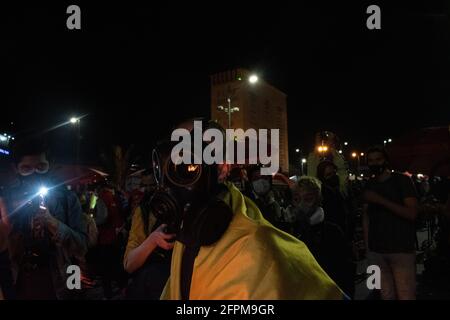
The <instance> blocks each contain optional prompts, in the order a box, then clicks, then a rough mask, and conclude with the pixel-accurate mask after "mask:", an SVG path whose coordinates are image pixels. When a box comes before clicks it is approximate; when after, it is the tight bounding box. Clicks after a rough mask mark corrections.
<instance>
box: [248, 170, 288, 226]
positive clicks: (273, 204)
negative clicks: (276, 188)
mask: <svg viewBox="0 0 450 320" xmlns="http://www.w3.org/2000/svg"><path fill="white" fill-rule="evenodd" d="M260 169H261V166H258V165H254V166H251V167H249V168H248V170H247V172H248V178H249V190H248V191H247V194H246V195H247V196H248V197H249V198H250V199H252V200H253V202H254V203H255V204H256V205H257V206H258V208H259V210H260V211H261V213H262V214H263V216H264V218H266V219H267V220H268V221H269V222H270V223H271V224H272V225H274V226H278V224H279V222H280V221H281V208H280V205H279V204H278V202H277V201H276V200H275V196H274V194H273V191H272V176H271V175H264V176H263V175H261V174H260V171H261V170H260Z"/></svg>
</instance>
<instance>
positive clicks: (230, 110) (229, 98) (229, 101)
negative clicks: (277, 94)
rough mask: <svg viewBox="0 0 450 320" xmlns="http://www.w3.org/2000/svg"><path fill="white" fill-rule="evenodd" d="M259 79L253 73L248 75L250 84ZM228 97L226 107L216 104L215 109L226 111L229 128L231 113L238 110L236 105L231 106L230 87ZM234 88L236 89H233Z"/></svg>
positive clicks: (229, 126) (229, 127)
mask: <svg viewBox="0 0 450 320" xmlns="http://www.w3.org/2000/svg"><path fill="white" fill-rule="evenodd" d="M238 80H239V81H240V80H242V78H240V77H239V78H238ZM258 81H259V78H258V76H257V75H255V74H252V75H250V76H249V77H248V82H249V83H250V84H251V85H254V84H255V83H257V82H258ZM228 90H229V91H228V98H227V102H228V107H223V106H218V107H217V109H218V110H219V111H225V112H226V113H227V115H228V129H231V114H232V113H233V112H238V111H239V108H238V107H234V108H232V107H231V92H230V89H229V88H228ZM235 90H236V89H235Z"/></svg>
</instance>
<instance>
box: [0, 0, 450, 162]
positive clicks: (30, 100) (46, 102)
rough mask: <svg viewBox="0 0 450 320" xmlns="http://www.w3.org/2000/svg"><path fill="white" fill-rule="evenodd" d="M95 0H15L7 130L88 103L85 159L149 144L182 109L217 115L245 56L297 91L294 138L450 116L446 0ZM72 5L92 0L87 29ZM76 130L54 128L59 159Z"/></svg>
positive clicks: (5, 96)
mask: <svg viewBox="0 0 450 320" xmlns="http://www.w3.org/2000/svg"><path fill="white" fill-rule="evenodd" d="M90 2H91V3H89V2H86V1H82V2H81V1H73V2H70V3H69V2H67V3H64V2H62V1H61V3H60V4H56V3H55V4H51V5H50V4H48V5H45V4H42V3H41V2H39V4H33V5H31V4H29V5H25V4H21V5H20V7H15V8H14V7H10V8H6V7H4V9H3V10H2V14H1V22H0V23H1V26H2V27H1V31H0V36H1V39H2V40H1V42H2V45H1V49H2V50H1V51H0V61H1V64H2V67H1V70H2V71H1V76H2V77H3V79H4V81H3V83H4V84H3V85H2V90H1V92H2V94H1V97H0V99H1V100H0V105H1V110H2V116H1V117H0V130H3V131H8V132H11V133H13V134H16V135H17V136H26V135H28V134H31V133H35V132H39V131H40V130H44V129H45V128H49V127H52V126H54V125H55V124H58V123H61V122H63V121H66V120H67V119H68V118H70V117H71V116H73V115H82V114H87V116H86V117H85V118H83V120H82V125H81V131H82V136H83V143H82V153H83V154H82V159H83V160H84V161H85V162H92V163H94V162H96V160H97V155H98V153H99V152H100V151H101V150H103V149H105V148H108V146H110V145H111V144H113V143H120V144H124V145H129V144H131V143H134V144H136V145H137V146H139V148H140V149H139V150H141V151H142V150H143V151H142V152H145V151H146V150H150V148H151V146H152V144H153V143H154V141H156V140H157V139H158V138H161V137H162V136H163V135H164V134H165V133H166V134H167V133H168V132H169V129H170V128H171V127H172V126H173V125H175V124H176V123H177V122H179V121H180V120H182V119H185V118H188V117H193V116H205V117H209V115H210V91H209V88H210V85H209V75H210V74H212V73H215V72H220V71H224V70H227V69H229V68H234V67H244V68H248V69H250V70H252V71H254V72H256V73H258V74H259V76H260V77H262V78H264V79H265V80H266V81H268V82H269V83H271V84H273V85H274V86H276V87H278V88H279V89H281V90H282V91H284V92H285V93H286V94H287V95H288V117H289V123H288V125H289V144H290V149H291V150H292V149H295V148H297V147H300V148H301V149H304V148H309V147H311V144H312V142H313V137H314V133H315V132H316V131H317V130H322V129H326V130H331V131H335V132H337V134H338V135H340V136H341V138H342V139H343V140H348V141H350V142H351V143H352V146H354V147H355V148H362V147H365V146H367V145H369V144H371V143H374V142H380V141H382V140H383V139H384V138H386V137H393V138H395V137H398V136H399V135H400V134H402V133H404V132H407V131H409V130H412V129H416V128H421V127H424V126H435V125H448V124H449V120H450V112H449V105H450V90H449V85H450V76H449V75H450V20H449V14H450V5H449V4H445V2H444V1H434V2H432V3H430V1H423V2H421V3H415V4H412V3H410V2H404V3H402V2H397V1H396V2H397V5H398V7H393V5H392V4H390V5H388V4H383V3H381V2H373V1H372V2H367V1H366V2H365V1H361V2H360V4H359V5H354V4H353V5H352V4H342V2H344V1H333V2H331V1H330V2H329V3H325V2H323V3H322V4H319V3H317V4H315V5H314V6H306V5H298V4H297V5H294V4H292V5H286V4H284V5H281V4H278V2H273V3H272V5H268V4H264V3H262V2H255V3H251V4H250V2H249V3H248V4H247V5H245V6H244V5H243V4H242V1H241V2H228V1H227V2H217V1H213V2H211V3H212V4H205V3H197V2H188V4H186V2H183V3H184V4H180V3H174V2H171V4H170V5H159V6H158V5H148V6H146V7H144V6H141V5H138V4H136V5H133V4H129V2H123V4H119V3H115V2H112V3H111V2H99V3H98V4H96V5H94V4H92V1H90ZM336 2H339V3H336ZM391 2H393V1H391ZM69 4H78V5H80V7H81V12H82V29H81V31H77V30H72V31H71V30H68V29H67V28H66V19H67V17H68V14H66V8H67V6H68V5H69ZM369 4H378V5H380V7H381V10H382V22H381V23H382V29H381V30H368V29H367V28H366V19H367V17H368V14H366V8H367V6H368V5H369ZM2 6H3V5H2ZM11 122H14V125H13V126H11V125H10V123H11ZM74 137H75V132H74V129H73V127H70V126H66V127H62V128H59V129H57V130H54V131H52V132H51V133H50V134H49V141H50V143H51V148H52V149H53V152H54V155H55V156H56V158H58V159H59V160H60V161H69V159H70V157H71V156H73V143H74Z"/></svg>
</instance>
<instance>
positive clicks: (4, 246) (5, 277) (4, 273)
mask: <svg viewBox="0 0 450 320" xmlns="http://www.w3.org/2000/svg"><path fill="white" fill-rule="evenodd" d="M10 232H11V225H10V223H9V218H8V212H7V209H6V204H5V203H4V201H3V200H2V199H1V198H0V291H1V292H0V294H1V296H2V298H0V300H1V299H6V300H13V299H15V293H14V288H13V283H14V280H13V275H12V269H11V261H10V259H9V250H8V247H9V243H8V236H9V233H10Z"/></svg>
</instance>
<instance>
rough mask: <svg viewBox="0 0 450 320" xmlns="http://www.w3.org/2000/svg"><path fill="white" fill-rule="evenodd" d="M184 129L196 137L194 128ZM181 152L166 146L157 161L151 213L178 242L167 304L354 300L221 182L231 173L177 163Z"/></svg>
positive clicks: (302, 250)
mask: <svg viewBox="0 0 450 320" xmlns="http://www.w3.org/2000/svg"><path fill="white" fill-rule="evenodd" d="M182 128H184V129H186V131H187V132H191V131H192V123H185V124H183V126H182ZM173 146H174V144H173V143H172V142H168V141H166V142H164V143H161V144H160V145H158V147H157V148H156V149H154V150H153V154H152V158H153V169H154V174H155V180H156V182H157V184H158V187H157V190H156V191H155V194H154V195H153V197H152V200H151V201H150V208H151V211H152V213H153V214H154V215H155V217H156V218H157V219H159V220H161V221H162V222H163V223H165V224H166V225H167V226H168V228H167V230H166V232H167V233H174V234H176V239H175V240H176V241H175V246H174V249H173V253H172V263H171V270H170V277H169V279H168V281H167V284H166V286H165V288H164V291H163V293H162V295H161V299H171V300H173V299H182V300H196V299H208V300H210V299H211V300H212V299H214V300H215V299H217V300H218V299H220V300H230V299H233V300H234V299H238V300H247V299H249V300H257V299H258V300H259V299H286V300H293V299H309V300H312V299H337V300H341V299H344V298H345V297H346V296H345V294H344V293H343V292H342V290H341V289H340V288H339V287H338V286H337V285H336V284H335V282H334V281H333V280H332V279H331V278H330V277H329V276H328V275H327V274H326V273H325V271H324V270H323V269H322V268H321V267H320V265H319V264H318V263H317V261H316V260H315V259H314V257H313V256H312V254H311V253H310V251H309V250H308V248H307V247H306V246H305V244H304V243H303V242H301V241H300V240H298V239H296V238H295V237H293V236H291V235H289V234H287V233H285V232H283V231H281V230H279V229H277V228H275V227H274V226H272V225H271V224H270V223H269V222H268V221H267V220H265V219H264V218H263V215H262V214H261V212H260V211H259V209H258V208H257V207H256V205H255V204H254V203H253V202H252V201H251V200H250V199H248V198H246V197H244V196H243V195H242V194H241V192H240V191H239V190H238V189H237V188H236V187H234V186H233V185H232V184H231V183H227V182H224V183H219V182H218V177H219V176H220V171H221V170H220V168H221V167H224V166H219V165H217V164H212V165H208V164H205V163H204V162H203V163H201V164H185V163H183V162H181V163H176V162H173V161H172V158H171V151H172V150H173V149H172V148H173ZM183 152H186V150H184V151H183ZM225 167H226V166H225Z"/></svg>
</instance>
